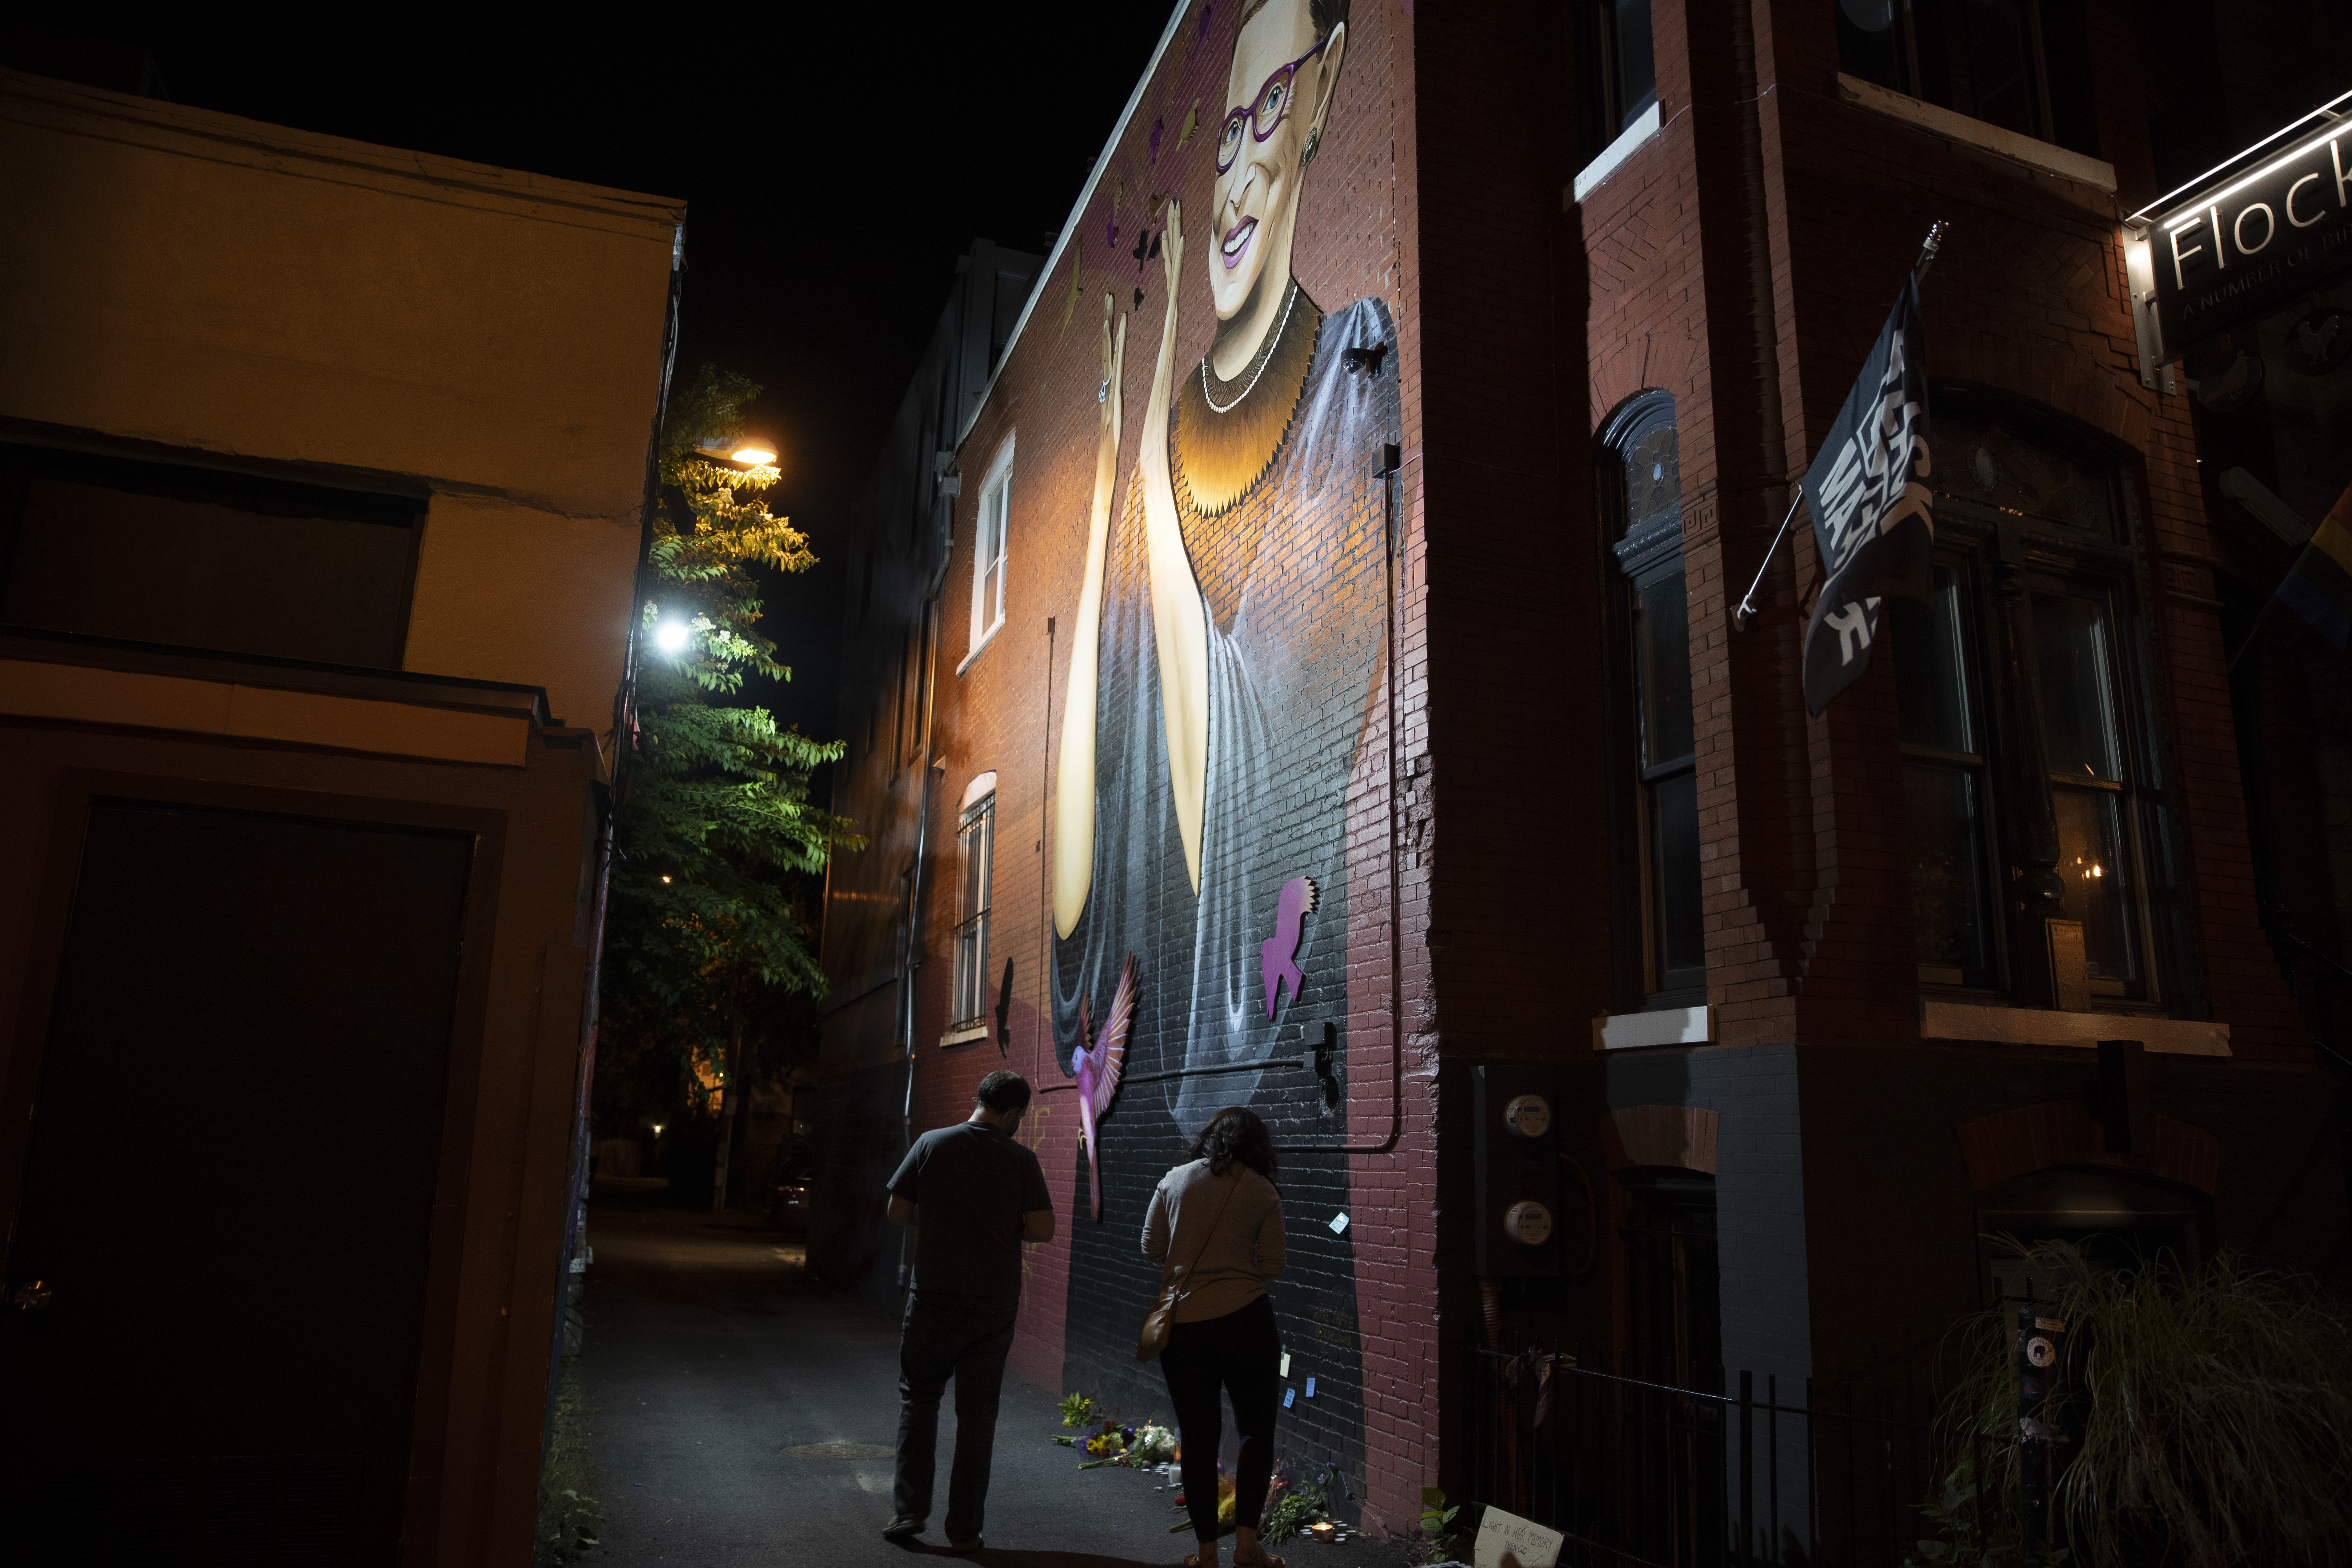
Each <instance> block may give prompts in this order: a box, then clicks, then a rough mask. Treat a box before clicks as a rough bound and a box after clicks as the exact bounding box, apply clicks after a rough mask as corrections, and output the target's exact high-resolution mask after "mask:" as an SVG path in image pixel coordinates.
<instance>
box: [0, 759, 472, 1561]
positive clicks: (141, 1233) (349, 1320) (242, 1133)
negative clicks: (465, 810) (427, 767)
mask: <svg viewBox="0 0 2352 1568" xmlns="http://www.w3.org/2000/svg"><path fill="white" fill-rule="evenodd" d="M473 857H474V840H473V838H472V837H471V836H469V835H465V834H452V833H446V832H427V831H420V830H408V829H403V828H399V827H393V826H383V825H380V824H366V823H348V822H332V821H322V820H317V819H311V818H303V817H292V816H267V815H260V814H249V813H241V812H231V811H219V810H208V809H200V808H194V807H189V806H184V805H161V804H153V803H140V802H121V801H116V802H108V801H93V802H92V803H91V805H90V811H89V826H88V832H87V837H86V840H85V844H84V847H83V853H82V858H81V864H80V868H79V876H78V878H77V880H76V884H75V892H74V900H73V909H72V914H71V917H70V920H69V923H68V932H67V937H66V943H65V953H64V959H63V962H62V964H61V966H60V969H59V973H58V978H57V989H56V1000H55V1005H54V1009H53V1012H52V1015H51V1020H50V1027H49V1031H48V1037H47V1041H46V1046H45V1049H44V1054H43V1057H42V1061H41V1076H40V1082H39V1089H38V1097H37V1100H36V1102H35V1106H34V1113H33V1121H32V1126H31V1132H30V1144H29V1151H28V1153H27V1155H26V1164H25V1171H24V1177H25V1179H24V1184H23V1186H22V1188H21V1197H20V1200H19V1203H18V1205H17V1210H16V1214H15V1215H14V1216H13V1225H12V1227H11V1231H10V1236H9V1244H8V1253H7V1279H6V1284H7V1289H8V1292H9V1294H10V1296H11V1298H12V1299H14V1298H15V1297H16V1296H17V1294H18V1293H19V1292H20V1291H23V1290H25V1289H26V1288H27V1287H29V1286H31V1285H33V1283H34V1282H35V1281H38V1282H39V1289H42V1290H46V1291H47V1293H48V1294H47V1305H46V1306H45V1307H42V1308H40V1309H39V1310H18V1309H15V1308H11V1309H9V1310H5V1311H0V1318H5V1323H0V1410H5V1412H6V1417H5V1421H0V1562H7V1563H15V1564H18V1565H20V1568H32V1565H34V1564H37V1563H75V1564H87V1563H117V1562H120V1563H165V1562H186V1563H255V1564H271V1565H284V1568H293V1565H296V1564H311V1563H339V1564H340V1563H366V1564H381V1563H392V1562H394V1561H395V1559H396V1557H397V1554H398V1552H399V1545H400V1527H401V1515H402V1507H403V1501H404V1494H405V1491H406V1486H407V1468H408V1450H409V1436H410V1425H411V1411H412V1408H413V1406H414V1404H415V1380H416V1368H417V1358H418V1351H419V1342H420V1338H421V1333H422V1326H423V1315H424V1303H425V1266H426V1253H427V1241H428V1229H429V1226H430V1222H431V1218H432V1212H433V1204H434V1196H435V1184H436V1172H437V1169H438V1165H439V1150H440V1141H441V1119H442V1102H443V1098H444V1094H445V1085H446V1078H447V1073H448V1062H449V1041H450V1029H451V1021H452V1013H453V1008H454V1005H455V998H456V992H457V968H458V958H459V951H460V935H461V921H462V918H463V915H464V910H465V900H466V894H467V878H468V875H469V871H470V868H471V866H472V863H473Z"/></svg>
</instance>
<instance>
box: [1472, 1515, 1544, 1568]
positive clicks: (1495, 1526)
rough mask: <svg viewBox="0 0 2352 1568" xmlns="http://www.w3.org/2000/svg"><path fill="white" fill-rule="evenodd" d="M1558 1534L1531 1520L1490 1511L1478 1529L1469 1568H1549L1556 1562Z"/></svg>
mask: <svg viewBox="0 0 2352 1568" xmlns="http://www.w3.org/2000/svg"><path fill="white" fill-rule="evenodd" d="M1560 1541H1561V1537H1560V1533H1559V1531H1557V1530H1546V1529H1545V1528H1544V1527H1543V1526H1542V1525H1540V1524H1538V1523H1537V1522H1536V1521H1534V1520H1531V1519H1521V1518H1520V1517H1519V1516H1518V1515H1517V1514H1516V1513H1505V1512H1504V1511H1503V1510H1501V1509H1499V1508H1490V1509H1488V1510H1486V1518H1485V1519H1484V1520H1482V1521H1480V1522H1479V1525H1478V1545H1477V1549H1476V1550H1475V1552H1473V1553H1472V1554H1471V1565H1472V1568H1552V1564H1554V1563H1558V1562H1559V1548H1560Z"/></svg>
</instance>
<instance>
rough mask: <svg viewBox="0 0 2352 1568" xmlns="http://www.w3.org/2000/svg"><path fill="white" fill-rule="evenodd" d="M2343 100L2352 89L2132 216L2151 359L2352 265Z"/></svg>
mask: <svg viewBox="0 0 2352 1568" xmlns="http://www.w3.org/2000/svg"><path fill="white" fill-rule="evenodd" d="M2347 103H2352V93H2347V94H2345V95H2344V97H2343V98H2339V99H2337V100H2336V101H2335V102H2333V103H2330V104H2328V105H2327V106H2326V108H2324V109H2319V110H2314V111H2313V112H2312V113H2310V114H2309V115H2306V116H2305V117H2304V118H2303V119H2302V120H2299V121H2295V122H2294V124H2292V125H2290V126H2288V127H2286V129H2284V130H2283V131H2281V132H2278V133H2277V134H2276V135H2273V136H2272V137H2270V138H2269V139H2268V140H2266V141H2264V142H2259V143H2257V144H2256V145H2255V146H2253V147H2251V148H2248V149H2247V150H2246V151H2245V152H2243V153H2240V154H2239V155H2238V156H2237V157H2235V158H2233V159H2231V161H2230V162H2229V163H2224V164H2222V165H2221V166H2220V167H2219V168H2217V169H2213V170H2210V171H2209V172H2208V173H2207V174H2202V175H2200V176H2199V177H2198V178H2197V179H2196V180H2194V181H2192V182H2190V183H2189V184H2187V185H2184V186H2182V187H2181V188H2180V189H2179V190H2178V191H2175V192H2173V193H2172V195H2168V196H2166V197H2164V198H2163V199H2162V200H2161V201H2159V202H2158V203H2156V204H2155V205H2152V206H2149V207H2147V208H2145V209H2143V210H2142V211H2140V212H2137V213H2135V214H2134V215H2133V216H2132V217H2131V219H2130V223H2131V226H2132V227H2133V229H2134V230H2135V231H2137V236H2138V245H2136V246H2135V247H2134V248H2135V250H2136V251H2137V254H2135V255H2134V256H2132V257H2131V258H2130V259H2131V263H2132V265H2131V272H2132V283H2133V289H2132V293H2133V299H2134V303H2135V305H2136V306H2137V307H2138V309H2139V310H2141V311H2143V312H2145V316H2144V321H2143V334H2142V335H2143V342H2144V345H2145V346H2147V347H2151V348H2153V349H2154V351H2155V353H2154V356H2153V357H2154V358H2155V360H2156V362H2157V363H2167V362H2169V361H2172V360H2176V359H2179V357H2180V353H2181V351H2182V350H2183V349H2185V348H2186V347H2188V346H2189V344H2191V343H2194V342H2198V341H2199V340H2200V339H2203V338H2210V337H2211V336H2212V335H2213V334H2215V333H2216V332H2220V331H2226V330H2227V329H2229V328H2230V327H2231V326H2233V325H2235V324H2236V323H2238V322H2240V321H2245V320H2247V319H2248V318H2249V317H2252V316H2259V315H2261V314H2263V312H2264V311H2266V310H2271V309H2272V308H2273V307H2274V306H2277V305H2280V304H2283V303H2284V302H2286V301H2287V300H2293V299H2294V298H2295V297H2296V296H2297V295H2299V294H2302V293H2304V292H2305V290H2307V289H2310V288H2312V287H2313V286H2314V285H2315V284H2316V283H2319V282H2320V281H2322V280H2323V279H2326V278H2328V277H2330V276H2332V275H2333V274H2335V273H2336V272H2339V271H2341V270H2343V269H2344V268H2346V267H2347V266H2352V115H2347V114H2346V113H2345V112H2343V110H2345V108H2346V107H2347ZM2139 245H2144V246H2145V247H2146V249H2145V250H2139V248H2138V246H2139ZM2147 329H2152V331H2148V330H2147ZM2150 337H2152V338H2153V339H2154V342H2152V343H2148V342H2147V339H2148V338H2150Z"/></svg>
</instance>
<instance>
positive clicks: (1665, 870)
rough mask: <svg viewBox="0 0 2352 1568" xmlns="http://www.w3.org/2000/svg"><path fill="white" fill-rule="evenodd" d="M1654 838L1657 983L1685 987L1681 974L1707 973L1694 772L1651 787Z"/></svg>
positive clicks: (1696, 791) (1652, 836)
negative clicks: (1656, 902) (1700, 906)
mask: <svg viewBox="0 0 2352 1568" xmlns="http://www.w3.org/2000/svg"><path fill="white" fill-rule="evenodd" d="M1650 837H1651V857H1652V859H1651V864H1652V866H1653V867H1654V868H1655V869H1654V874H1655V876H1656V878H1657V885H1656V897H1657V900H1658V905H1657V922H1658V923H1657V943H1658V968H1659V970H1660V975H1659V979H1660V983H1661V984H1662V985H1664V984H1685V980H1684V978H1683V977H1682V976H1680V975H1677V974H1676V972H1677V971H1682V972H1686V973H1687V972H1690V971H1702V972H1703V971H1704V970H1705V969H1706V927H1705V923H1704V921H1702V920H1701V918H1700V914H1699V878H1698V774H1697V773H1695V772H1694V773H1676V774H1675V775H1674V776H1673V777H1672V778H1667V779H1661V780H1659V781H1658V782H1657V783H1656V784H1654V785H1652V786H1651V789H1650ZM1669 976H1674V978H1672V979H1669V978H1668V977H1669Z"/></svg>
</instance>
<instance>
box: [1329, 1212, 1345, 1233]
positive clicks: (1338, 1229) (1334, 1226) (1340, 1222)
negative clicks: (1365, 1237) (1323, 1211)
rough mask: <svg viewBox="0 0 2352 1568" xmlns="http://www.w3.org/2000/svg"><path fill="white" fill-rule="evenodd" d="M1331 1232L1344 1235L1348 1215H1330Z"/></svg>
mask: <svg viewBox="0 0 2352 1568" xmlns="http://www.w3.org/2000/svg"><path fill="white" fill-rule="evenodd" d="M1331 1234H1332V1235H1333V1236H1345V1235H1347V1234H1348V1216H1347V1215H1343V1214H1335V1215H1332V1216H1331Z"/></svg>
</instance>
